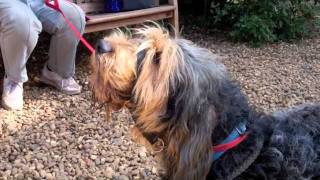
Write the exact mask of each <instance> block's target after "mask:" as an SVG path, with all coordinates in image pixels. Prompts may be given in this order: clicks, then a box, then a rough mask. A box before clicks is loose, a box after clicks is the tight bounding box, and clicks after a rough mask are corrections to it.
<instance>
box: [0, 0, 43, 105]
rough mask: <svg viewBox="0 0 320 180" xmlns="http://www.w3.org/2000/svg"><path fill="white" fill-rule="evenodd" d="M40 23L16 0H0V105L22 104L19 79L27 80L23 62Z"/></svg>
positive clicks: (32, 43)
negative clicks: (0, 71)
mask: <svg viewBox="0 0 320 180" xmlns="http://www.w3.org/2000/svg"><path fill="white" fill-rule="evenodd" d="M41 28H42V27H41V23H40V21H39V20H38V19H37V18H36V16H35V15H34V14H33V12H32V11H31V9H30V8H29V7H28V6H27V5H26V4H24V3H22V2H21V1H19V0H10V1H8V0H0V48H1V52H2V58H3V62H4V68H5V78H4V81H3V82H4V84H3V94H2V105H3V106H4V107H5V108H6V109H21V108H22V106H23V85H22V84H23V82H25V81H27V80H28V77H27V71H26V62H27V59H28V58H29V56H30V54H31V52H32V51H33V49H34V47H35V46H36V43H37V41H38V35H39V33H40V32H41Z"/></svg>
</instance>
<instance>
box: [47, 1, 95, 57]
mask: <svg viewBox="0 0 320 180" xmlns="http://www.w3.org/2000/svg"><path fill="white" fill-rule="evenodd" d="M52 1H53V3H51V2H52ZM45 4H46V5H47V6H48V7H50V8H52V9H54V10H56V11H58V12H60V14H61V15H62V16H63V18H64V19H65V21H66V22H67V24H68V26H69V28H70V29H71V30H72V31H73V32H74V34H75V35H76V36H77V37H78V39H79V40H80V41H81V42H82V43H83V44H84V45H85V46H86V47H87V48H88V49H89V51H90V52H91V53H94V52H95V49H94V48H93V47H92V46H91V45H90V44H89V43H88V41H87V40H86V39H85V38H84V37H83V36H82V35H81V33H80V32H79V31H78V30H77V28H76V27H75V26H74V25H73V24H72V22H71V21H70V20H69V19H68V18H67V17H66V16H65V14H64V13H63V11H62V10H61V8H60V5H59V2H58V0H45Z"/></svg>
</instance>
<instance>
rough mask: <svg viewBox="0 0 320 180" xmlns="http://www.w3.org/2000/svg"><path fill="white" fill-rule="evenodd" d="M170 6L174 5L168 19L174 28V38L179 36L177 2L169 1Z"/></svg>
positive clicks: (175, 0)
mask: <svg viewBox="0 0 320 180" xmlns="http://www.w3.org/2000/svg"><path fill="white" fill-rule="evenodd" d="M169 4H170V5H174V7H175V9H174V11H173V17H172V18H170V19H169V23H170V24H171V25H172V26H173V27H174V31H175V32H174V35H175V37H178V36H179V11H178V0H169Z"/></svg>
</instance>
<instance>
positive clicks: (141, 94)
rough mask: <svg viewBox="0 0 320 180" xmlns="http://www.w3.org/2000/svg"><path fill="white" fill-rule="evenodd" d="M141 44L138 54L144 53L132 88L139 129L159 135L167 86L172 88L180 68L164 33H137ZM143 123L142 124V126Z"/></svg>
mask: <svg viewBox="0 0 320 180" xmlns="http://www.w3.org/2000/svg"><path fill="white" fill-rule="evenodd" d="M137 34H138V36H140V37H141V38H142V39H143V41H142V43H141V44H140V46H139V47H138V52H143V51H145V57H144V59H143V60H142V61H143V62H142V63H141V67H140V71H139V72H140V74H139V78H138V79H137V82H136V85H135V89H134V91H135V93H134V95H135V101H136V103H137V115H138V116H139V119H140V120H139V121H140V122H139V121H138V122H137V123H138V125H139V126H140V127H141V128H142V129H143V131H145V132H160V131H162V130H163V128H164V127H165V125H164V124H163V123H162V122H160V116H162V115H164V114H165V113H166V106H167V102H168V97H169V87H170V84H175V83H174V81H175V78H174V77H175V76H176V75H177V73H178V71H179V69H178V64H180V63H179V62H178V61H179V59H180V58H179V57H178V56H177V55H179V52H178V50H177V45H176V44H175V41H172V40H171V39H170V37H169V33H168V32H166V31H165V30H163V29H159V28H156V27H155V28H151V27H145V28H141V29H139V30H137ZM141 121H143V122H141Z"/></svg>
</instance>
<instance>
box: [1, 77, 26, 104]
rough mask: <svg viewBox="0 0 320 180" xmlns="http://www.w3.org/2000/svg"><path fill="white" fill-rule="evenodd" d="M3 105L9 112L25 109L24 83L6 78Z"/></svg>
mask: <svg viewBox="0 0 320 180" xmlns="http://www.w3.org/2000/svg"><path fill="white" fill-rule="evenodd" d="M1 104H2V106H3V107H4V108H5V109H7V110H21V109H22V108H23V83H16V82H13V81H11V80H9V79H8V78H4V80H3V92H2V101H1Z"/></svg>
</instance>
